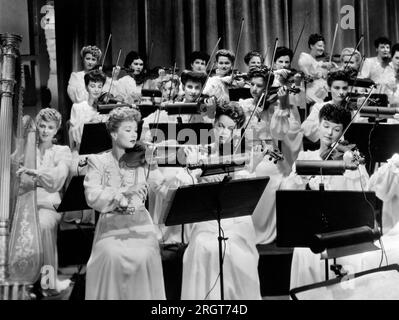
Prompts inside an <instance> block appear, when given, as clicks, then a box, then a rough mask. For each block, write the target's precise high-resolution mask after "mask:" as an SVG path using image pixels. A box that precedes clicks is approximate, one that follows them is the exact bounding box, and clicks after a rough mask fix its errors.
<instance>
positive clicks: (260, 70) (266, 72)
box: [248, 66, 274, 86]
mask: <svg viewBox="0 0 399 320" xmlns="http://www.w3.org/2000/svg"><path fill="white" fill-rule="evenodd" d="M269 76H270V81H269V86H271V85H272V84H273V82H274V74H273V72H271V71H270V69H269V68H268V67H266V66H260V67H255V68H252V69H251V70H250V71H249V72H248V78H249V79H252V78H263V80H264V81H265V85H266V83H267V80H268V79H269Z"/></svg>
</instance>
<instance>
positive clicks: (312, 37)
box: [308, 33, 326, 49]
mask: <svg viewBox="0 0 399 320" xmlns="http://www.w3.org/2000/svg"><path fill="white" fill-rule="evenodd" d="M319 41H323V42H326V40H324V37H323V36H322V35H321V34H318V33H313V34H311V35H310V36H309V40H308V47H309V49H310V46H313V45H314V44H316V43H317V42H319Z"/></svg>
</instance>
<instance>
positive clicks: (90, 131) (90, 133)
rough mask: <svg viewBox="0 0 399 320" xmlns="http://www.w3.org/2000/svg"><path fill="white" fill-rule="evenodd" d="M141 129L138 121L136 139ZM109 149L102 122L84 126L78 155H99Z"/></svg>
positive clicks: (110, 145) (108, 136)
mask: <svg viewBox="0 0 399 320" xmlns="http://www.w3.org/2000/svg"><path fill="white" fill-rule="evenodd" d="M142 128H143V121H140V122H139V123H138V126H137V137H140V135H141V130H142ZM111 148H112V141H111V137H110V135H109V133H108V130H107V127H106V125H105V123H104V122H99V123H85V124H84V126H83V134H82V141H81V143H80V148H79V154H93V153H100V152H104V151H107V150H109V149H111Z"/></svg>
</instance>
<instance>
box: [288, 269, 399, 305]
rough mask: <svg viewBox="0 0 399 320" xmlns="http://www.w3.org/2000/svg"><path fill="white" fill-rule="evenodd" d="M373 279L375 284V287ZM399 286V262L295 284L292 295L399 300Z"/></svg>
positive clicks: (340, 298) (308, 297)
mask: <svg viewBox="0 0 399 320" xmlns="http://www.w3.org/2000/svg"><path fill="white" fill-rule="evenodd" d="M380 272H381V274H378V273H380ZM373 283H375V285H374V287H372V288H371V287H370V286H372V284H373ZM398 286H399V265H397V264H392V265H389V266H385V267H382V268H376V269H371V270H367V271H363V272H359V273H355V274H353V275H350V276H348V277H346V278H344V279H340V278H336V279H331V280H328V281H324V282H319V283H315V284H311V285H306V286H303V287H299V288H294V289H292V290H290V296H291V298H292V299H293V300H299V299H300V298H302V299H304V300H332V299H334V300H335V299H338V300H364V299H367V300H370V299H371V300H376V299H382V300H398V299H399V291H398V290H397V288H398ZM388 287H389V288H391V290H389V289H388ZM370 295H371V296H370Z"/></svg>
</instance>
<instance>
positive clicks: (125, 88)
mask: <svg viewBox="0 0 399 320" xmlns="http://www.w3.org/2000/svg"><path fill="white" fill-rule="evenodd" d="M124 67H125V68H127V69H128V70H129V72H128V74H127V75H126V76H124V77H122V78H120V79H119V80H118V81H117V82H116V83H115V87H116V91H117V93H118V95H120V96H122V97H123V99H124V100H125V101H127V102H128V103H137V102H138V101H139V100H140V97H141V90H142V89H143V88H146V87H147V86H148V85H149V83H148V81H147V78H146V74H147V70H146V57H145V56H144V55H143V54H141V53H138V52H136V51H130V52H129V53H128V54H127V56H126V58H125V63H124Z"/></svg>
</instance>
